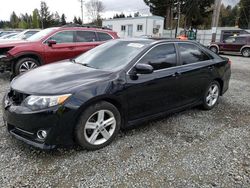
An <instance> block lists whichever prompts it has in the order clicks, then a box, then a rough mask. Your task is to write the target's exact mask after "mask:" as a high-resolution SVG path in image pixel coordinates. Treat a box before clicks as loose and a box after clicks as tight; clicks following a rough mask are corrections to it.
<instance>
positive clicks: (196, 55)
mask: <svg viewBox="0 0 250 188" xmlns="http://www.w3.org/2000/svg"><path fill="white" fill-rule="evenodd" d="M178 46H179V49H180V56H181V63H182V64H183V65H187V64H192V63H197V62H201V61H207V60H209V59H210V58H209V57H208V55H207V54H205V53H204V52H203V51H202V50H201V49H200V48H199V47H197V46H196V45H194V44H188V43H179V44H178Z"/></svg>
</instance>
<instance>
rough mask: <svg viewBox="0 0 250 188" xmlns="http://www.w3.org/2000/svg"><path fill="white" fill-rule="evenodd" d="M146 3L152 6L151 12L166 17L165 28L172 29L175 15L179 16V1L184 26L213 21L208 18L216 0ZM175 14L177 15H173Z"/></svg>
mask: <svg viewBox="0 0 250 188" xmlns="http://www.w3.org/2000/svg"><path fill="white" fill-rule="evenodd" d="M144 2H145V3H146V5H148V6H149V7H150V12H151V13H152V14H154V15H158V16H162V17H164V18H165V28H166V29H172V28H173V27H172V26H173V25H174V22H173V17H175V16H177V12H178V2H180V5H181V14H182V17H184V20H182V19H181V25H182V27H190V26H193V27H198V26H203V24H204V23H206V24H205V25H207V22H209V26H210V25H211V21H210V20H208V18H210V17H211V15H212V4H213V3H214V0H179V1H178V0H144ZM174 14H175V16H173V15H174Z"/></svg>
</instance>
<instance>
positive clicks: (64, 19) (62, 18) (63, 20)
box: [61, 14, 67, 25]
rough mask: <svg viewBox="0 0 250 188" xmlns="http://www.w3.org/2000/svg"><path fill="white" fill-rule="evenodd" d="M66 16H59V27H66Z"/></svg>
mask: <svg viewBox="0 0 250 188" xmlns="http://www.w3.org/2000/svg"><path fill="white" fill-rule="evenodd" d="M66 23H67V22H66V16H65V14H62V16H61V25H66Z"/></svg>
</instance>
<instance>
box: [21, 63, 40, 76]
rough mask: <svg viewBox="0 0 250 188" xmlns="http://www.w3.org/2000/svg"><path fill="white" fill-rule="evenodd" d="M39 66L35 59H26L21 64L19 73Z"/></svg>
mask: <svg viewBox="0 0 250 188" xmlns="http://www.w3.org/2000/svg"><path fill="white" fill-rule="evenodd" d="M37 67H38V66H37V64H36V63H34V62H33V61H25V62H23V63H22V64H21V65H20V67H19V73H24V72H27V71H29V70H31V69H34V68H37Z"/></svg>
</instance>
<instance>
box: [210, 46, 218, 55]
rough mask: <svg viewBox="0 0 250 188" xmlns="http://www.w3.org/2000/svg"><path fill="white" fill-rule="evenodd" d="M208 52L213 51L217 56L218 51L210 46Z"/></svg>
mask: <svg viewBox="0 0 250 188" xmlns="http://www.w3.org/2000/svg"><path fill="white" fill-rule="evenodd" d="M210 50H211V51H213V52H214V53H216V54H218V49H217V47H215V46H211V47H210Z"/></svg>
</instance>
